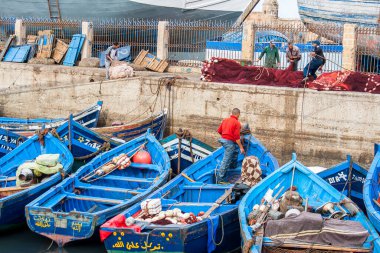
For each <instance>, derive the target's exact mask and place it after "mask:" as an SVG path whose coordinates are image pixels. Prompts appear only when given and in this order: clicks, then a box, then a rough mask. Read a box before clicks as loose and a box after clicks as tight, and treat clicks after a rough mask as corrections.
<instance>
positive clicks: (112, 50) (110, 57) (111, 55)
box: [105, 42, 120, 80]
mask: <svg viewBox="0 0 380 253" xmlns="http://www.w3.org/2000/svg"><path fill="white" fill-rule="evenodd" d="M119 47H120V45H119V42H114V43H113V45H112V46H110V47H109V48H107V50H106V59H105V65H106V80H109V79H110V73H109V70H110V67H111V63H112V61H114V60H117V49H118V48H119Z"/></svg>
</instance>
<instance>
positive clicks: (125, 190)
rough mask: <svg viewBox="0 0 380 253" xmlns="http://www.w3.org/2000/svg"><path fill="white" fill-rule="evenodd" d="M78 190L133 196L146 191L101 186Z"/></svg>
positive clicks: (78, 187)
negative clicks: (121, 193)
mask: <svg viewBox="0 0 380 253" xmlns="http://www.w3.org/2000/svg"><path fill="white" fill-rule="evenodd" d="M75 188H76V189H83V190H103V191H108V192H123V193H130V194H132V195H137V194H140V193H142V192H143V191H145V190H144V189H134V190H132V189H125V188H117V187H108V186H100V185H91V186H85V185H78V186H76V187H75Z"/></svg>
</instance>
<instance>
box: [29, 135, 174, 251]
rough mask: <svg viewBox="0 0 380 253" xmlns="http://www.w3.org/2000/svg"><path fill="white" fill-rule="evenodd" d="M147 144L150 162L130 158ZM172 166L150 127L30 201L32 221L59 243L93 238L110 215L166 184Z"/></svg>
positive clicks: (42, 233)
mask: <svg viewBox="0 0 380 253" xmlns="http://www.w3.org/2000/svg"><path fill="white" fill-rule="evenodd" d="M143 149H145V150H147V152H149V154H150V156H151V164H140V163H136V162H132V163H130V160H129V158H132V157H133V156H135V155H136V154H139V153H140V152H145V151H142V150H143ZM145 153H146V152H145ZM128 165H129V167H126V166H128ZM121 166H122V167H121ZM169 171H170V162H169V157H168V155H167V154H166V152H165V150H164V149H163V147H162V146H161V144H160V143H159V142H158V141H157V139H156V138H155V137H154V136H153V135H152V134H151V133H150V131H148V132H147V133H145V134H144V135H141V136H140V137H137V138H135V139H133V140H131V141H129V142H127V143H124V144H123V145H120V146H118V147H116V148H114V149H112V150H110V151H108V152H105V153H102V154H100V155H98V156H97V157H96V158H94V159H93V160H92V161H91V162H89V163H87V164H86V165H84V166H82V167H81V168H80V169H79V170H78V171H77V172H76V173H75V174H73V175H71V176H70V177H69V178H67V179H65V180H64V181H63V182H61V183H60V184H58V185H57V186H55V187H53V188H52V189H50V190H49V191H48V192H46V193H45V194H43V195H41V196H40V197H39V198H37V199H36V200H34V201H33V202H31V203H30V204H28V205H27V207H26V209H25V210H26V211H25V212H26V217H27V222H28V226H29V228H30V229H31V230H32V231H34V232H36V233H39V234H41V235H43V236H46V237H48V238H51V239H52V240H54V241H55V242H56V243H57V244H58V245H59V246H64V245H65V244H66V243H68V242H71V241H75V240H82V239H86V238H90V237H91V236H92V235H93V234H94V232H95V231H96V228H97V227H98V226H100V225H101V224H103V223H104V222H105V221H106V220H107V219H110V218H111V217H113V216H114V215H116V214H118V213H120V212H121V211H122V210H124V209H125V208H127V207H129V206H131V205H132V204H134V203H136V202H138V201H140V200H141V199H142V198H144V197H145V196H147V195H148V194H149V193H151V192H152V191H154V190H156V189H157V188H158V187H160V186H161V185H162V184H164V183H165V182H166V181H167V179H168V178H169ZM41 221H43V223H42V224H41Z"/></svg>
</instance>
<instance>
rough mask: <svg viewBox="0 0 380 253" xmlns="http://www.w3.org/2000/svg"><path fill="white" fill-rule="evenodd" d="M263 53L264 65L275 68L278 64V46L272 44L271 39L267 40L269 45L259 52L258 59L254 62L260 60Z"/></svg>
mask: <svg viewBox="0 0 380 253" xmlns="http://www.w3.org/2000/svg"><path fill="white" fill-rule="evenodd" d="M264 55H265V63H264V67H266V68H274V69H276V68H277V67H278V66H280V55H279V53H278V48H277V47H276V45H275V44H274V41H273V40H271V41H270V42H269V46H267V47H265V48H264V50H263V52H261V54H260V56H259V59H257V60H256V62H259V61H261V59H262V58H263V57H264Z"/></svg>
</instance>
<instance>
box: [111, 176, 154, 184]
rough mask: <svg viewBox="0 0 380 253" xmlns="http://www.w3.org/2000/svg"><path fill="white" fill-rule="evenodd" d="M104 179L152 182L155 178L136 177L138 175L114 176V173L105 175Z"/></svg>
mask: <svg viewBox="0 0 380 253" xmlns="http://www.w3.org/2000/svg"><path fill="white" fill-rule="evenodd" d="M103 179H107V180H115V181H126V182H137V183H151V182H153V180H154V178H136V177H123V176H113V175H108V176H105V177H103Z"/></svg>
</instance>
